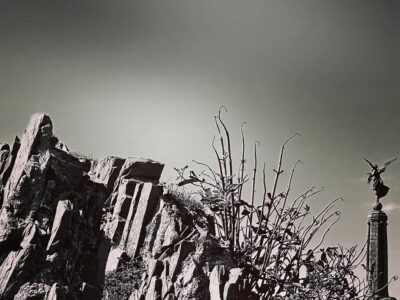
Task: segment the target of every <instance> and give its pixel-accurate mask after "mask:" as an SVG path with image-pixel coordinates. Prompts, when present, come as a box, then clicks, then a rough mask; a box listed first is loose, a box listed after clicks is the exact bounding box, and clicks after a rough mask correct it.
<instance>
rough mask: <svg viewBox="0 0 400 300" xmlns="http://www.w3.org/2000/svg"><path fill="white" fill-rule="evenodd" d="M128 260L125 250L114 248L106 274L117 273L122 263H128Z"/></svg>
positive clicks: (108, 260)
mask: <svg viewBox="0 0 400 300" xmlns="http://www.w3.org/2000/svg"><path fill="white" fill-rule="evenodd" d="M128 259H129V258H128V256H127V255H126V252H125V251H124V250H122V249H120V248H118V247H117V248H113V249H112V250H111V251H110V253H109V255H108V259H107V264H106V270H105V272H106V273H107V272H115V271H116V270H117V269H118V267H119V266H120V265H121V263H122V261H127V260H128Z"/></svg>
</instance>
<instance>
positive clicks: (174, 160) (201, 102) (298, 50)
mask: <svg viewBox="0 0 400 300" xmlns="http://www.w3.org/2000/svg"><path fill="white" fill-rule="evenodd" d="M399 80H400V2H399V1H378V0H377V1H366V0H360V1H354V0H353V1H338V0H335V1H322V0H315V1H311V0H304V1H299V0H296V1H283V0H277V1H267V0H258V1H256V0H254V1H250V0H246V1H243V0H240V1H239V0H232V1H221V0H219V1H216V0H210V1H203V0H196V1H187V0H185V1H183V0H182V1H152V0H150V1H104V0H96V1H54V0H52V1H1V2H0V138H1V139H2V140H4V141H8V142H10V141H11V140H12V139H13V136H14V135H15V134H19V135H21V133H22V131H23V129H24V128H25V126H26V124H27V122H28V120H29V117H30V115H31V114H32V113H33V112H46V113H48V114H49V115H50V116H51V117H52V119H53V121H54V123H55V130H56V132H57V134H58V135H59V136H60V137H61V139H62V140H63V141H64V142H65V143H66V144H67V145H68V146H69V147H70V149H72V150H75V151H79V152H82V153H87V154H90V155H92V156H94V157H104V156H107V155H119V156H142V157H148V158H152V159H155V160H160V161H162V162H164V163H165V164H166V170H165V174H164V179H165V180H169V179H170V178H173V177H174V173H173V172H172V171H171V170H172V167H174V166H177V167H181V166H184V165H186V164H189V163H190V162H191V160H192V159H196V160H200V161H203V162H207V163H211V162H212V161H213V153H212V149H211V147H210V145H211V141H212V138H213V135H214V134H215V130H214V127H213V126H214V123H213V115H214V114H215V113H216V112H217V111H218V107H219V106H220V105H225V106H226V107H227V108H228V113H227V114H225V115H224V116H225V119H226V121H227V123H228V124H229V126H230V128H231V130H232V138H234V139H235V142H234V150H235V151H236V152H235V153H236V154H237V155H238V154H239V153H238V152H239V138H240V135H239V133H240V130H239V129H240V124H241V123H242V122H243V121H246V122H247V123H248V124H247V126H246V128H245V131H246V138H247V140H248V147H249V148H250V147H252V143H253V142H254V141H255V140H259V141H260V142H261V144H260V148H259V149H260V152H259V160H260V161H265V162H266V163H267V169H268V170H269V171H271V170H272V169H273V167H274V166H275V165H274V164H275V159H276V157H277V155H278V150H279V146H280V144H281V142H282V141H283V140H284V139H286V138H287V137H289V136H290V135H292V134H294V133H296V132H301V133H302V136H301V137H299V138H297V139H296V140H295V141H293V143H291V144H290V146H289V147H288V150H287V160H286V164H285V167H289V166H290V165H292V164H293V162H295V161H296V160H297V159H301V160H302V161H303V162H304V165H302V166H301V167H300V168H299V172H298V176H297V178H296V179H295V180H296V181H295V185H296V188H297V189H298V190H305V189H306V188H308V187H310V186H314V185H315V186H324V187H325V191H324V193H323V194H322V195H321V197H320V199H318V201H316V203H314V207H315V208H316V209H317V208H318V207H320V206H321V205H322V204H323V203H326V202H327V201H329V200H331V199H334V198H335V197H339V196H342V197H343V198H344V202H343V203H341V204H340V207H339V208H340V209H341V210H342V211H343V219H342V221H341V223H340V224H339V225H338V226H337V227H336V230H335V231H334V232H333V233H332V234H331V235H330V236H329V237H328V240H327V244H335V243H337V242H341V243H342V244H344V245H346V246H350V245H351V244H353V243H355V242H359V243H362V242H363V241H364V240H365V238H366V230H367V227H366V219H367V215H368V212H369V211H370V208H371V203H372V200H373V196H372V193H371V192H370V190H369V188H368V186H367V185H366V184H365V182H364V181H363V180H365V173H366V172H367V171H368V168H367V165H366V164H364V162H363V161H362V157H363V156H367V157H368V158H370V160H373V161H377V162H384V161H385V160H387V159H390V158H391V157H393V156H399V155H400V134H399V129H400V116H399V115H400V84H399V82H400V81H399ZM249 162H251V159H250V158H249ZM248 169H249V170H250V169H251V166H249V168H248ZM287 173H289V172H287ZM269 174H270V176H271V174H272V173H269ZM384 175H385V176H384V179H385V183H386V184H387V185H389V186H390V188H391V190H390V194H389V195H388V196H387V197H386V198H385V199H384V200H383V202H384V204H385V205H384V207H386V209H387V212H388V215H389V226H390V227H389V259H390V263H389V266H390V275H392V274H399V275H400V230H399V228H400V183H399V180H400V162H397V164H394V165H392V166H390V168H388V170H387V172H386V173H385V174H384ZM390 290H391V291H392V292H391V296H397V297H400V284H398V283H395V284H394V285H393V286H391V288H390Z"/></svg>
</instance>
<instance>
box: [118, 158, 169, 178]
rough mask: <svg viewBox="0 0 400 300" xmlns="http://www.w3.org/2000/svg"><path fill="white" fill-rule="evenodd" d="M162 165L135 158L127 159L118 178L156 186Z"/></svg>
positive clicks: (149, 160)
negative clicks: (150, 183)
mask: <svg viewBox="0 0 400 300" xmlns="http://www.w3.org/2000/svg"><path fill="white" fill-rule="evenodd" d="M163 169H164V165H163V164H161V163H159V162H157V161H154V160H151V159H144V158H137V157H129V158H127V159H126V160H125V163H124V165H123V166H122V169H121V171H120V173H119V177H120V178H121V179H122V178H128V179H129V178H133V179H137V180H141V181H144V182H147V181H149V182H152V183H155V184H157V183H158V181H159V180H160V177H161V173H162V170H163Z"/></svg>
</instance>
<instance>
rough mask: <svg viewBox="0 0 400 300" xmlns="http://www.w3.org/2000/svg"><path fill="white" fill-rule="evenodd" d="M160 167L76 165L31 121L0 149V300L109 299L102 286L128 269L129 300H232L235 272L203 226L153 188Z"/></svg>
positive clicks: (120, 162) (108, 162) (203, 220)
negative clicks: (133, 270)
mask: <svg viewBox="0 0 400 300" xmlns="http://www.w3.org/2000/svg"><path fill="white" fill-rule="evenodd" d="M163 167H164V165H163V164H161V163H159V162H156V161H152V160H148V159H141V158H127V159H123V158H117V157H111V156H110V157H107V158H105V159H103V160H92V159H91V160H88V159H83V158H81V157H76V156H75V155H73V154H71V153H70V152H69V150H68V148H67V147H66V146H65V145H64V144H63V143H62V142H60V141H59V140H58V138H57V137H55V136H54V135H53V124H52V121H51V119H50V118H49V116H47V115H44V114H35V115H33V116H32V118H31V120H30V122H29V125H28V127H27V128H26V130H25V132H24V134H23V136H22V138H21V140H19V139H18V138H16V139H15V141H14V143H13V145H12V147H10V146H9V145H8V144H5V143H0V205H1V210H0V299H44V300H60V299H94V300H96V299H113V298H111V297H112V295H110V293H109V292H108V290H107V286H105V288H104V279H105V276H108V274H111V273H113V272H119V270H120V268H121V266H123V264H124V262H127V261H129V260H132V259H135V260H140V261H141V266H144V273H143V276H142V278H141V280H139V281H138V282H136V286H135V288H132V291H130V293H131V295H130V299H199V300H200V299H224V300H228V299H235V297H236V296H235V295H236V293H235V291H236V288H237V285H238V284H239V282H240V269H235V266H234V264H233V263H232V261H231V259H230V257H229V255H228V253H227V251H226V250H225V248H224V247H222V246H221V245H220V244H219V242H218V241H217V239H216V238H215V237H214V236H213V232H214V231H213V225H212V223H211V222H210V216H209V215H207V214H206V213H205V212H201V211H200V212H199V211H197V212H196V213H194V212H193V211H191V210H190V209H188V208H187V206H185V204H184V203H183V202H182V201H181V200H180V199H177V198H176V197H175V196H174V195H173V194H171V193H170V192H169V191H168V190H167V189H166V188H164V187H163V186H162V185H159V180H160V176H161V172H162V170H163ZM222 266H223V267H222ZM221 274H222V275H221ZM210 276H211V277H210ZM211 278H215V280H211ZM120 300H123V299H120Z"/></svg>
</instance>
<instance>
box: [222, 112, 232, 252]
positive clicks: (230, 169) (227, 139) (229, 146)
mask: <svg viewBox="0 0 400 300" xmlns="http://www.w3.org/2000/svg"><path fill="white" fill-rule="evenodd" d="M222 108H225V111H227V109H226V107H225V106H221V108H220V110H219V113H218V120H219V122H220V123H221V125H222V127H223V128H224V132H225V136H226V141H227V144H228V164H229V173H228V174H229V175H228V180H229V184H230V185H232V184H233V163H232V151H231V138H230V135H229V131H228V129H227V128H226V125H225V123H224V122H223V121H222V118H221V109H222ZM228 197H229V195H228ZM234 197H235V196H234V192H231V195H230V199H231V211H230V219H231V232H230V242H231V247H233V245H234V244H235V223H236V222H235V203H234Z"/></svg>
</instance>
